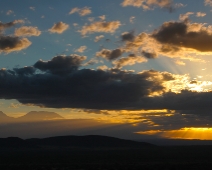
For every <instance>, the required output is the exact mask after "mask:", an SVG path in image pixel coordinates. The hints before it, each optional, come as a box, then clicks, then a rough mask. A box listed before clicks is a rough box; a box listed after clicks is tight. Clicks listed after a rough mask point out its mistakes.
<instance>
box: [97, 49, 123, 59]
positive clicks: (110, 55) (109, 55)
mask: <svg viewBox="0 0 212 170" xmlns="http://www.w3.org/2000/svg"><path fill="white" fill-rule="evenodd" d="M121 55H122V50H121V49H115V50H108V49H102V50H101V51H100V52H97V53H96V56H97V57H103V58H105V59H107V60H114V59H117V58H118V57H120V56H121Z"/></svg>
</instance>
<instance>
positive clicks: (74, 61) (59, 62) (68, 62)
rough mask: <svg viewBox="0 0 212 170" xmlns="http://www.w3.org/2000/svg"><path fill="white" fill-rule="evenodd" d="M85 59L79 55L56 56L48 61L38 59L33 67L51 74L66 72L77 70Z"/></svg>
mask: <svg viewBox="0 0 212 170" xmlns="http://www.w3.org/2000/svg"><path fill="white" fill-rule="evenodd" d="M85 59H86V57H85V56H79V55H72V56H56V57H54V58H53V59H52V60H50V61H42V60H39V61H37V62H36V63H35V64H34V67H35V68H37V69H39V70H41V71H47V72H51V73H52V74H66V73H70V72H72V71H74V70H77V69H78V67H79V66H81V64H82V62H83V61H84V60H85Z"/></svg>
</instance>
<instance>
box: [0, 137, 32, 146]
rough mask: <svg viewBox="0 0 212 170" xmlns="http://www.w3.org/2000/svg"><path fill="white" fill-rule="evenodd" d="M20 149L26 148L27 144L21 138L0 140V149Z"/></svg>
mask: <svg viewBox="0 0 212 170" xmlns="http://www.w3.org/2000/svg"><path fill="white" fill-rule="evenodd" d="M1 147H2V148H22V147H28V144H27V143H26V142H25V141H24V140H23V139H21V138H18V137H9V138H0V148H1Z"/></svg>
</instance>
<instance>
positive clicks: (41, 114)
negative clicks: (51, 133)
mask: <svg viewBox="0 0 212 170" xmlns="http://www.w3.org/2000/svg"><path fill="white" fill-rule="evenodd" d="M60 119H64V118H63V117H62V116H60V115H59V114H57V113H54V112H45V111H31V112H29V113H27V114H26V115H24V116H21V117H18V118H13V117H9V116H7V115H6V114H5V113H3V112H1V111H0V123H23V122H39V121H45V120H60Z"/></svg>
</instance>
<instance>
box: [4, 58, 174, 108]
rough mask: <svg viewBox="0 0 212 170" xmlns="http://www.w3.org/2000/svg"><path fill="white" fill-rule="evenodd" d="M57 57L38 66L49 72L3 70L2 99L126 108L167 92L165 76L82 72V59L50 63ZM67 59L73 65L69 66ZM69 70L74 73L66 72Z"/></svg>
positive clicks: (121, 72) (30, 102) (146, 73)
mask: <svg viewBox="0 0 212 170" xmlns="http://www.w3.org/2000/svg"><path fill="white" fill-rule="evenodd" d="M57 58H60V59H61V56H59V57H55V58H53V59H52V60H50V61H48V62H46V63H45V64H44V65H42V66H40V65H39V66H37V64H35V66H36V68H37V69H38V68H39V69H42V70H44V71H46V72H41V73H40V72H39V71H36V72H34V73H33V72H31V69H32V70H33V68H31V67H27V68H26V67H25V68H23V69H21V68H19V69H14V70H12V71H11V70H5V69H2V70H0V98H3V99H17V100H18V101H20V102H21V103H23V104H34V105H39V106H45V107H53V108H65V107H66V108H87V109H120V108H123V109H124V108H128V107H133V105H134V103H136V102H137V101H139V100H140V99H141V98H142V97H145V96H148V95H150V94H152V93H161V92H163V91H164V90H165V87H164V86H163V83H164V81H166V80H167V78H166V74H165V73H160V72H157V71H153V70H150V71H143V72H141V73H139V74H134V73H132V72H127V71H121V70H119V69H112V70H107V71H103V70H91V69H81V70H80V69H77V67H78V66H79V65H80V62H79V61H81V60H79V61H78V60H77V62H73V60H74V61H75V59H76V58H75V56H67V58H65V57H64V56H63V57H62V62H58V63H59V65H58V63H57V64H55V65H53V64H49V63H52V62H53V63H54V62H55V59H57ZM66 59H67V60H68V61H71V62H69V64H67V61H66ZM59 61H60V60H59ZM63 61H66V62H63ZM70 63H71V64H70ZM73 63H74V64H73ZM42 64H43V63H42ZM72 67H73V68H75V69H72ZM63 68H65V71H64V70H63ZM69 68H71V69H70V70H71V71H70V72H66V70H68V69H69ZM61 70H62V71H61ZM58 73H59V74H58ZM172 79H173V78H172ZM167 81H168V80H167Z"/></svg>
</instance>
